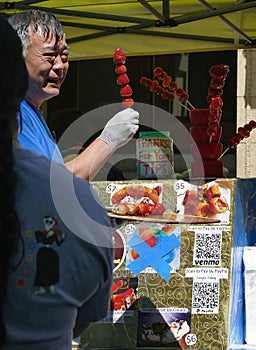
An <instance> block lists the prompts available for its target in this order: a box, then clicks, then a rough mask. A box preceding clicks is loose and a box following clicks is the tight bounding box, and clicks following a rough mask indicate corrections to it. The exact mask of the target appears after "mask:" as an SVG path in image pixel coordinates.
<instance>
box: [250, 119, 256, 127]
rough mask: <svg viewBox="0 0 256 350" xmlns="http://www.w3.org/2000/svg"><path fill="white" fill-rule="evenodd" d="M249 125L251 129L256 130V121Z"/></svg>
mask: <svg viewBox="0 0 256 350" xmlns="http://www.w3.org/2000/svg"><path fill="white" fill-rule="evenodd" d="M249 125H250V127H251V128H252V129H255V128H256V121H255V120H251V121H250V122H249Z"/></svg>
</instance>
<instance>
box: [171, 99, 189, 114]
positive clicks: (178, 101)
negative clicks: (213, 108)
mask: <svg viewBox="0 0 256 350" xmlns="http://www.w3.org/2000/svg"><path fill="white" fill-rule="evenodd" d="M174 101H175V102H177V103H178V104H179V105H180V106H182V107H184V108H185V109H186V110H188V111H189V112H190V111H191V109H189V108H188V107H187V106H186V105H184V104H183V103H181V102H180V100H178V99H177V98H175V99H174Z"/></svg>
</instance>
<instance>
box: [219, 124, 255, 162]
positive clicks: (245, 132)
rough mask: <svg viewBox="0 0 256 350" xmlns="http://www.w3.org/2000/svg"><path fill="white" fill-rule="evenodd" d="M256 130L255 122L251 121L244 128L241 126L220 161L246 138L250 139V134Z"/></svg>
mask: <svg viewBox="0 0 256 350" xmlns="http://www.w3.org/2000/svg"><path fill="white" fill-rule="evenodd" d="M255 128H256V121H255V120H251V121H250V122H249V123H248V124H245V125H244V126H240V127H239V128H238V129H237V133H236V134H235V135H234V136H233V137H232V138H231V139H230V140H229V142H228V145H227V148H226V149H225V151H224V152H223V153H222V154H221V155H220V156H219V158H218V160H220V159H221V158H222V157H223V156H224V154H226V153H227V152H228V151H229V150H230V149H234V148H236V147H237V146H238V145H239V143H240V142H241V141H242V140H243V139H244V138H248V137H249V136H250V132H251V131H252V130H253V129H255Z"/></svg>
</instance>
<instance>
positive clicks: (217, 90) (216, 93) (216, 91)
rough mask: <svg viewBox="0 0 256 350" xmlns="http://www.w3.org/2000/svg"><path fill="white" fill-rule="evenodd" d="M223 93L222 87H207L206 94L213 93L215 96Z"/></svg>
mask: <svg viewBox="0 0 256 350" xmlns="http://www.w3.org/2000/svg"><path fill="white" fill-rule="evenodd" d="M222 94H223V89H213V88H212V87H209V89H208V95H213V96H214V97H215V96H222Z"/></svg>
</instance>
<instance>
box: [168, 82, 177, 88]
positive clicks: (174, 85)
mask: <svg viewBox="0 0 256 350" xmlns="http://www.w3.org/2000/svg"><path fill="white" fill-rule="evenodd" d="M169 88H170V89H171V90H176V89H177V83H176V82H175V81H171V82H170V85H169Z"/></svg>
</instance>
